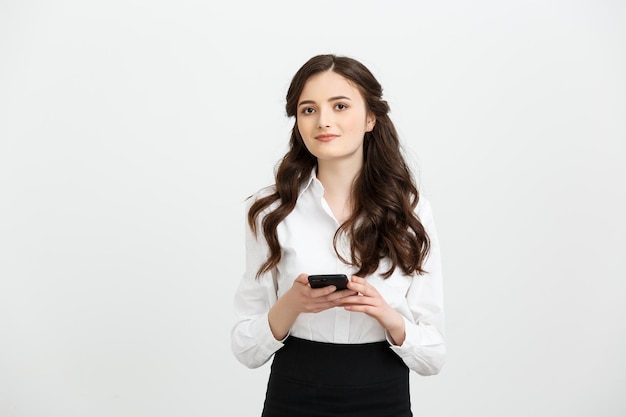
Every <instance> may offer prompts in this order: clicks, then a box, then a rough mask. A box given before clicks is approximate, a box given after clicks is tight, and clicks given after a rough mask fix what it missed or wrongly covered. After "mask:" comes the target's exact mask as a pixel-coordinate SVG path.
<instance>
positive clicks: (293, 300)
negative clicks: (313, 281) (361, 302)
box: [283, 274, 357, 313]
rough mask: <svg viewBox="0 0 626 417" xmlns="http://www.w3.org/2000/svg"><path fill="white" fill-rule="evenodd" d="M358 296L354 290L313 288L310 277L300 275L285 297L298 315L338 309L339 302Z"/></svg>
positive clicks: (331, 286) (332, 287) (333, 287)
mask: <svg viewBox="0 0 626 417" xmlns="http://www.w3.org/2000/svg"><path fill="white" fill-rule="evenodd" d="M356 294H357V293H356V292H355V291H352V290H341V291H337V288H336V287H335V286H334V285H330V286H328V287H322V288H311V286H310V285H309V280H308V275H307V274H300V275H298V277H297V278H296V279H295V280H294V281H293V285H292V286H291V288H290V289H289V291H287V292H286V293H285V294H284V295H283V297H287V298H288V299H289V304H290V305H291V306H292V308H293V309H294V310H296V311H298V313H319V312H320V311H324V310H328V309H329V308H331V307H336V306H337V300H339V299H341V298H343V297H348V296H351V295H356Z"/></svg>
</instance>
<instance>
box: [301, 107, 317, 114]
mask: <svg viewBox="0 0 626 417" xmlns="http://www.w3.org/2000/svg"><path fill="white" fill-rule="evenodd" d="M300 112H301V113H302V114H313V113H315V109H314V108H313V107H305V108H303V109H302V110H300Z"/></svg>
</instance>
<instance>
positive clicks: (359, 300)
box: [337, 275, 405, 345]
mask: <svg viewBox="0 0 626 417" xmlns="http://www.w3.org/2000/svg"><path fill="white" fill-rule="evenodd" d="M348 288H349V289H351V290H354V291H356V292H358V294H357V295H353V296H350V297H344V298H341V299H339V300H337V302H338V305H341V306H342V307H344V308H345V309H346V310H349V311H360V312H362V313H365V314H367V315H368V316H370V317H372V318H374V319H376V320H377V321H378V323H380V325H381V326H382V327H383V328H384V329H385V330H386V331H387V332H388V333H389V335H390V336H391V338H392V339H393V340H394V342H395V343H396V344H398V345H401V344H402V343H403V342H404V337H405V332H404V318H403V317H402V315H401V314H400V313H398V312H397V311H396V310H394V309H393V308H391V306H390V305H389V304H387V301H385V299H384V298H383V297H382V295H380V293H379V292H378V290H377V289H376V288H375V287H374V286H373V285H371V284H370V283H369V282H367V280H365V279H364V278H361V277H357V276H356V275H353V276H352V279H351V280H350V282H349V283H348Z"/></svg>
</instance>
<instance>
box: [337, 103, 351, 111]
mask: <svg viewBox="0 0 626 417" xmlns="http://www.w3.org/2000/svg"><path fill="white" fill-rule="evenodd" d="M347 108H348V106H346V105H345V104H343V103H337V104H335V109H337V110H345V109H347Z"/></svg>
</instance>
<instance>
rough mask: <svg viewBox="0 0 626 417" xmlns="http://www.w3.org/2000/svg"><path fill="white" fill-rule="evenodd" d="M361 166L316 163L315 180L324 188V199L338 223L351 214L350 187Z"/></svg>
mask: <svg viewBox="0 0 626 417" xmlns="http://www.w3.org/2000/svg"><path fill="white" fill-rule="evenodd" d="M361 166H362V164H360V165H358V166H355V165H354V164H335V163H333V164H328V163H324V161H319V162H318V171H317V179H318V180H319V181H320V182H321V183H322V185H323V186H324V198H325V199H326V202H327V203H328V204H329V206H330V208H331V210H332V211H333V213H334V214H335V217H336V218H337V220H338V221H339V222H340V223H343V222H344V221H345V220H346V219H348V217H350V215H351V213H352V209H353V205H352V185H353V184H354V180H355V178H356V176H357V175H358V174H359V172H360V170H361Z"/></svg>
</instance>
